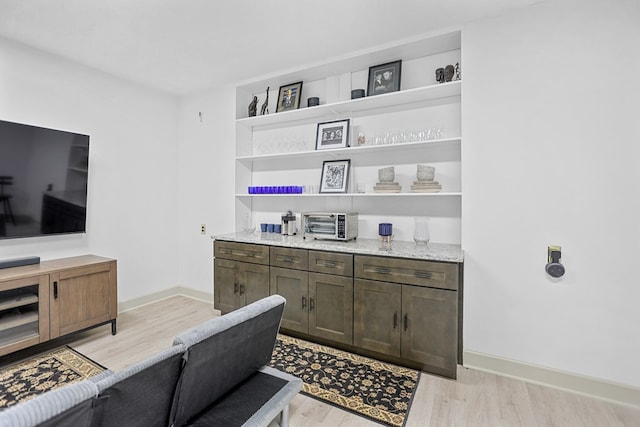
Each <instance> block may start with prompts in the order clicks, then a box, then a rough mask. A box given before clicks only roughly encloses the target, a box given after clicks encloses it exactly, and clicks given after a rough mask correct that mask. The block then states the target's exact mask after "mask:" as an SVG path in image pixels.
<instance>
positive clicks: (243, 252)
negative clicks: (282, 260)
mask: <svg viewBox="0 0 640 427" xmlns="http://www.w3.org/2000/svg"><path fill="white" fill-rule="evenodd" d="M214 255H215V260H214V279H213V280H214V284H215V285H214V288H213V298H214V303H213V305H214V307H215V308H216V309H218V310H220V311H221V312H222V313H223V314H226V313H229V312H230V311H233V310H235V309H237V308H240V307H243V306H245V305H247V304H250V303H252V302H255V301H258V300H259V299H261V298H264V297H267V296H269V247H268V246H263V245H251V244H246V243H236V242H222V241H216V242H215V244H214Z"/></svg>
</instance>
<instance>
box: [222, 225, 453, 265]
mask: <svg viewBox="0 0 640 427" xmlns="http://www.w3.org/2000/svg"><path fill="white" fill-rule="evenodd" d="M211 238H212V239H213V240H224V241H228V242H239V243H255V244H259V245H271V246H282V247H286V248H300V249H312V250H319V251H330V252H344V253H353V254H359V255H377V256H388V257H396V258H411V259H421V260H428V261H442V262H455V263H462V262H463V261H464V251H463V250H462V248H461V247H460V245H454V244H448V243H429V244H428V245H427V246H426V247H424V246H416V244H415V243H414V242H400V241H394V242H392V243H391V250H390V251H387V250H382V249H380V242H378V240H377V239H362V238H358V239H356V240H351V241H348V242H341V241H334V240H312V239H307V240H305V239H303V238H302V236H299V235H296V236H283V235H281V234H276V233H259V232H257V233H245V232H239V233H230V234H221V235H216V236H211Z"/></svg>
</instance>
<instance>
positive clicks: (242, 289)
mask: <svg viewBox="0 0 640 427" xmlns="http://www.w3.org/2000/svg"><path fill="white" fill-rule="evenodd" d="M242 294H244V285H243V284H240V295H242Z"/></svg>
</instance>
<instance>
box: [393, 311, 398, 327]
mask: <svg viewBox="0 0 640 427" xmlns="http://www.w3.org/2000/svg"><path fill="white" fill-rule="evenodd" d="M397 328H398V312H397V311H396V312H395V313H393V329H397Z"/></svg>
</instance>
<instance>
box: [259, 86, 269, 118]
mask: <svg viewBox="0 0 640 427" xmlns="http://www.w3.org/2000/svg"><path fill="white" fill-rule="evenodd" d="M265 114H269V87H267V97H266V98H265V100H264V103H263V104H262V107H260V115H261V116H264V115H265Z"/></svg>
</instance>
